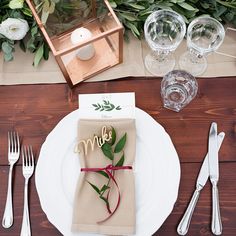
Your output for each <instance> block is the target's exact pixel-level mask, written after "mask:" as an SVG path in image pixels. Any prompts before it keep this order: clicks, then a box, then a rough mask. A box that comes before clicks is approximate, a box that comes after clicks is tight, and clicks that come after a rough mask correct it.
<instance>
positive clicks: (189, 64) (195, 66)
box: [179, 51, 207, 76]
mask: <svg viewBox="0 0 236 236" xmlns="http://www.w3.org/2000/svg"><path fill="white" fill-rule="evenodd" d="M179 66H180V68H181V69H182V70H185V71H187V72H189V73H190V74H192V75H193V76H198V75H202V74H203V73H204V72H205V71H206V68H207V60H206V58H205V57H201V58H198V57H197V56H195V55H193V54H191V53H190V52H189V51H187V52H185V53H184V54H182V55H181V56H180V58H179Z"/></svg>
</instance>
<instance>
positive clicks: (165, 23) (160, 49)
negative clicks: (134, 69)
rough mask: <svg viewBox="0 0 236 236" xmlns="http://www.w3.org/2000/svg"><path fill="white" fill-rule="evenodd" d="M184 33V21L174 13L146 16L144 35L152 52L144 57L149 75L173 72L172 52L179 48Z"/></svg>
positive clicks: (168, 11) (169, 11)
mask: <svg viewBox="0 0 236 236" xmlns="http://www.w3.org/2000/svg"><path fill="white" fill-rule="evenodd" d="M185 33H186V25H185V22H184V19H183V17H182V16H181V15H179V14H178V13H176V12H174V11H171V10H159V11H155V12H153V13H152V14H151V15H149V16H148V18H147V19H146V21H145V24H144V35H145V39H146V41H147V43H148V45H149V47H150V48H151V50H152V51H151V52H150V53H149V54H148V55H147V56H146V57H145V66H146V68H147V70H148V71H149V72H150V73H151V74H153V75H157V76H162V75H164V74H166V73H167V72H169V71H171V70H173V68H174V66H175V58H174V56H173V54H172V52H174V51H175V49H176V48H177V47H178V46H179V44H180V43H181V41H182V40H183V38H184V35H185Z"/></svg>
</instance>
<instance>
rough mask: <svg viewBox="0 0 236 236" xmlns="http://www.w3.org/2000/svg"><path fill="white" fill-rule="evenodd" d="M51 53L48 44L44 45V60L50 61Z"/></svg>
mask: <svg viewBox="0 0 236 236" xmlns="http://www.w3.org/2000/svg"><path fill="white" fill-rule="evenodd" d="M49 51H50V48H49V46H48V45H47V44H46V43H44V52H43V58H44V60H48V58H49Z"/></svg>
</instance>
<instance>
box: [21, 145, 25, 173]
mask: <svg viewBox="0 0 236 236" xmlns="http://www.w3.org/2000/svg"><path fill="white" fill-rule="evenodd" d="M21 156H22V169H23V168H24V166H25V155H24V151H23V148H22V150H21Z"/></svg>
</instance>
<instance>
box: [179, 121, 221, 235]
mask: <svg viewBox="0 0 236 236" xmlns="http://www.w3.org/2000/svg"><path fill="white" fill-rule="evenodd" d="M224 136H225V133H224V132H221V133H219V134H217V124H216V123H215V122H213V123H212V124H211V127H210V132H209V138H208V154H207V155H206V156H205V158H204V161H203V164H202V167H201V169H200V172H199V174H198V178H197V183H196V189H195V191H194V193H193V196H192V198H191V201H190V203H189V205H188V207H187V209H186V211H185V213H184V216H183V217H182V220H181V221H180V223H179V225H178V228H177V232H178V234H179V235H185V234H187V232H188V229H189V225H190V221H191V218H192V215H193V211H194V209H195V206H196V204H197V201H198V198H199V194H200V191H201V190H202V189H203V187H204V186H205V184H206V182H207V180H208V178H210V181H211V184H212V222H211V231H212V233H213V234H214V235H221V234H222V223H221V216H220V206H219V194H218V187H217V183H218V180H219V161H218V151H219V149H220V147H221V144H222V142H223V140H224Z"/></svg>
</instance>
